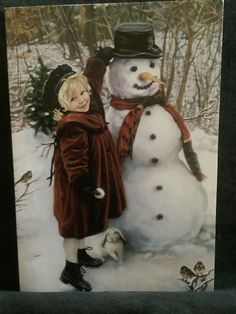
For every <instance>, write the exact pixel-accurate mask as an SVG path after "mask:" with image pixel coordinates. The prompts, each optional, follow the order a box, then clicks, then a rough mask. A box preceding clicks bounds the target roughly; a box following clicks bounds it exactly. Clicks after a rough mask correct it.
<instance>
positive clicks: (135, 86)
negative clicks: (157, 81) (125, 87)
mask: <svg viewBox="0 0 236 314" xmlns="http://www.w3.org/2000/svg"><path fill="white" fill-rule="evenodd" d="M153 83H154V81H151V82H150V83H149V84H147V85H143V86H139V85H138V84H134V86H133V87H134V88H136V89H138V90H140V89H148V88H150V87H151V86H152V84H153Z"/></svg>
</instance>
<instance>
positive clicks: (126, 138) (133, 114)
mask: <svg viewBox="0 0 236 314" xmlns="http://www.w3.org/2000/svg"><path fill="white" fill-rule="evenodd" d="M152 105H161V106H162V107H163V108H164V109H165V110H166V111H168V112H169V113H170V114H171V115H172V117H173V118H174V120H175V122H176V123H177V125H178V126H179V129H180V131H181V135H182V141H183V142H187V141H188V140H190V132H189V129H188V127H187V125H186V123H185V122H184V119H183V118H182V116H181V115H180V113H179V112H178V111H177V110H176V109H175V108H174V107H173V106H171V105H169V104H167V103H166V101H165V99H164V97H163V95H162V94H161V92H160V91H158V92H157V93H156V94H155V95H153V96H150V97H142V98H133V99H122V98H119V97H115V96H112V98H111V106H112V107H114V108H115V109H117V110H129V113H128V114H127V115H126V117H125V118H124V121H123V123H122V125H121V128H120V132H119V136H118V140H117V152H118V156H119V159H120V160H122V159H124V158H125V157H128V156H129V157H130V158H131V159H132V151H133V143H134V139H135V136H136V133H137V129H138V126H139V122H140V119H141V117H142V114H143V111H144V108H145V107H147V106H152Z"/></svg>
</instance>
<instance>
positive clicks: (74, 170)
mask: <svg viewBox="0 0 236 314" xmlns="http://www.w3.org/2000/svg"><path fill="white" fill-rule="evenodd" d="M105 67H106V64H105V62H104V61H103V60H102V59H101V58H98V57H95V58H90V59H89V62H88V64H87V68H86V70H85V74H86V73H87V77H88V79H89V78H90V82H88V79H87V77H86V76H84V75H80V74H76V73H75V72H73V71H72V69H71V67H69V66H67V65H60V66H58V67H57V68H56V69H55V70H53V71H52V73H51V74H50V76H49V79H48V81H47V82H46V86H45V89H44V101H50V100H51V101H52V102H53V101H54V102H55V101H56V102H57V103H58V104H59V105H60V108H61V110H60V111H58V110H56V112H55V117H56V119H57V120H58V124H57V129H56V148H55V153H54V158H53V159H54V161H53V164H54V174H55V177H54V215H55V217H56V219H57V221H58V225H59V233H60V235H61V236H62V237H63V238H64V250H65V257H66V265H65V268H64V270H63V272H62V274H61V277H60V279H61V281H62V282H64V283H69V284H71V285H73V286H74V287H76V288H77V289H79V290H85V291H90V290H91V289H92V287H91V285H90V283H88V282H87V281H85V280H84V279H83V272H84V270H83V268H82V266H90V267H98V266H100V265H101V264H102V261H101V260H99V259H94V258H92V257H90V256H89V254H88V253H87V252H86V250H87V249H86V247H85V241H84V239H85V238H86V237H88V236H90V235H94V234H97V233H100V232H103V231H104V230H106V228H107V226H108V219H110V218H116V217H119V216H120V215H121V214H122V212H123V210H124V208H125V206H126V203H125V196H124V188H123V183H122V178H121V171H120V166H119V161H118V158H117V154H116V149H115V146H114V143H113V140H112V137H111V134H110V131H109V129H108V127H107V123H106V121H105V118H104V111H103V106H102V103H101V100H100V97H99V95H98V92H99V91H100V89H101V81H102V80H101V78H102V77H103V75H104V73H105ZM99 69H100V70H99ZM99 72H100V73H99ZM98 74H101V75H98ZM53 86H54V88H53ZM52 89H53V91H54V93H52V92H51V90H52ZM49 90H50V93H49V92H48V91H49ZM47 96H48V97H47ZM48 98H49V99H48Z"/></svg>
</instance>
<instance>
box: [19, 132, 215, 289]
mask: <svg viewBox="0 0 236 314" xmlns="http://www.w3.org/2000/svg"><path fill="white" fill-rule="evenodd" d="M192 137H193V141H194V144H195V149H196V150H197V151H198V153H199V157H200V160H201V164H202V169H204V172H205V174H206V175H207V177H208V179H207V181H206V182H205V183H204V185H205V188H206V190H207V194H208V199H209V207H208V212H207V220H206V225H205V229H206V231H205V233H203V236H202V237H201V238H198V239H195V240H193V241H188V242H187V243H180V244H178V245H177V244H176V245H174V246H172V247H170V248H169V249H168V250H163V251H158V252H151V251H149V252H143V253H137V252H134V251H132V250H130V249H128V247H125V253H124V262H123V264H121V265H119V264H118V263H117V262H116V261H113V260H111V259H107V260H106V262H105V263H104V264H103V265H102V266H101V267H100V268H98V269H91V268H87V269H86V270H87V273H86V275H85V279H86V280H88V281H89V282H90V283H91V284H92V286H93V291H131V290H134V291H185V285H184V283H183V282H181V281H179V280H178V279H179V278H180V275H179V269H180V267H181V266H182V265H186V266H188V267H193V266H194V264H195V263H196V262H197V261H198V260H202V261H203V262H204V264H205V265H206V268H207V269H212V268H214V227H215V197H216V168H217V167H216V166H217V137H216V136H214V135H207V134H206V133H205V132H203V131H201V130H199V129H195V130H194V131H193V132H192ZM51 141H52V140H51V139H49V138H47V137H46V136H39V135H37V136H34V132H33V130H32V129H31V128H29V127H28V128H24V129H23V130H22V131H20V132H17V133H13V148H14V162H15V180H17V179H18V178H19V177H20V176H21V175H22V174H23V173H25V172H26V171H28V170H32V173H33V178H32V180H34V179H36V180H37V181H35V182H33V183H32V184H31V185H30V189H29V191H34V193H33V194H30V195H28V198H27V200H26V201H25V202H24V206H23V207H19V206H18V207H17V233H18V252H19V270H20V286H21V290H22V291H70V290H73V289H74V288H73V287H71V286H69V285H64V284H63V283H61V282H60V280H59V277H60V273H61V271H62V270H63V267H64V263H65V260H64V251H63V245H62V243H63V239H62V238H61V237H60V236H59V234H58V231H57V223H56V220H55V218H54V216H53V213H52V187H49V186H48V180H46V178H47V177H48V175H49V172H50V163H51V154H52V149H51V151H50V154H49V156H48V157H47V158H46V157H42V156H41V153H42V147H41V148H37V147H38V146H39V145H40V144H41V143H46V142H51ZM16 187H17V191H16V198H17V197H18V196H19V195H20V194H21V191H22V190H24V188H23V183H21V184H18V185H17V186H16ZM212 288H213V284H212V283H210V285H209V289H212Z"/></svg>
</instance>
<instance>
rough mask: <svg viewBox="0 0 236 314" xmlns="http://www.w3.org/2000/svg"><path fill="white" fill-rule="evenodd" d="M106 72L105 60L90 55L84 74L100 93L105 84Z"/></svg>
mask: <svg viewBox="0 0 236 314" xmlns="http://www.w3.org/2000/svg"><path fill="white" fill-rule="evenodd" d="M105 72H106V65H105V62H104V61H103V60H102V59H101V58H99V57H90V58H88V60H87V63H86V68H85V70H84V75H85V76H86V77H87V78H88V81H89V83H90V84H91V85H92V87H93V88H94V89H95V90H96V92H98V93H100V92H101V90H102V85H103V77H104V75H105Z"/></svg>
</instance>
